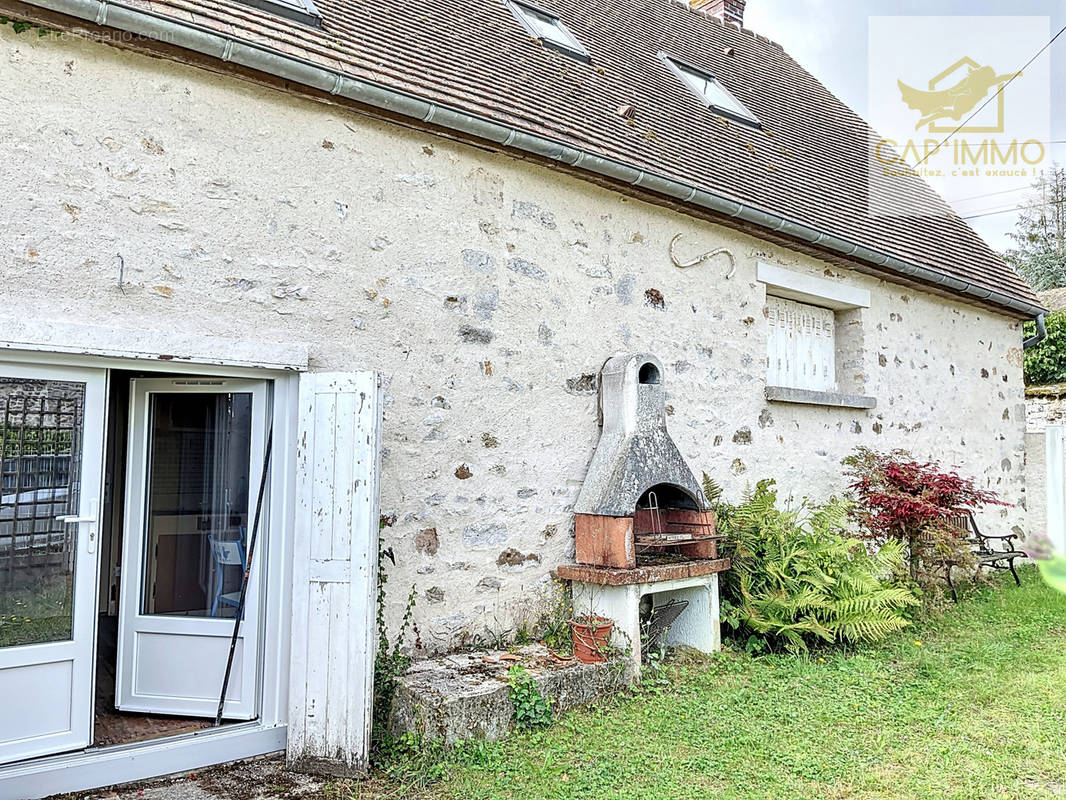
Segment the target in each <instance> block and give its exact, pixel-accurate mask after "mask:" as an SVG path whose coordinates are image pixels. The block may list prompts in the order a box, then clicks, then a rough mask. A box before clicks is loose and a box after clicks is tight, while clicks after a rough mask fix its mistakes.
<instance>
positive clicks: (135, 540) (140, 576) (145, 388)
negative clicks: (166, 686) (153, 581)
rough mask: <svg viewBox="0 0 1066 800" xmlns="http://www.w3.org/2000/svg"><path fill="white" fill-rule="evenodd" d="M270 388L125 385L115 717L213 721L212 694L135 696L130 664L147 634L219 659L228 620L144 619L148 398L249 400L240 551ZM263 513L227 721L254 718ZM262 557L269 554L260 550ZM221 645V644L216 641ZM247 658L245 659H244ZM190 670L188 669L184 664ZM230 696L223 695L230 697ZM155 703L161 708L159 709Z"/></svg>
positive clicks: (266, 519)
mask: <svg viewBox="0 0 1066 800" xmlns="http://www.w3.org/2000/svg"><path fill="white" fill-rule="evenodd" d="M270 390H271V386H270V382H269V381H268V380H264V379H262V378H260V379H258V380H254V381H252V380H248V379H247V378H238V379H233V378H218V379H213V380H211V381H207V380H182V379H174V378H135V379H133V380H132V381H131V383H130V413H129V446H128V448H127V461H126V498H125V500H126V514H125V525H124V527H125V531H124V534H123V537H122V580H121V583H120V586H121V588H120V590H119V604H118V606H119V611H118V614H119V617H118V633H119V641H118V659H119V663H118V665H117V666H118V668H117V670H116V678H115V706H116V708H118V709H119V710H122V711H139V712H141V713H148V714H156V713H158V714H177V715H188V716H195V717H212V716H213V715H214V714H215V708H216V707H217V704H218V694H219V692H218V690H217V689H216V690H215V692H214V697H213V698H212V699H208V700H205V699H202V698H190V697H179V696H165V697H164V696H153V695H145V694H143V693H141V692H138V691H137V686H136V683H137V679H136V675H137V674H138V672H137V669H138V668H137V659H138V658H139V657H140V654H139V648H138V644H137V637H138V634H140V633H151V634H158V635H163V636H168V637H170V639H171V641H172V642H176V641H178V637H181V636H190V637H194V638H201V639H203V638H207V639H218V640H219V641H218V642H217V643H216V644H217V645H219V647H218V649H220V650H222V651H223V653H224V652H225V651H226V649H227V645H226V643H227V642H228V641H229V639H230V637H231V635H232V633H233V622H234V621H233V620H232V619H228V618H219V619H210V618H205V617H183V616H169V615H157V614H145V613H143V608H142V602H143V591H144V582H145V575H144V568H145V566H146V559H147V555H146V553H145V550H144V541H145V534H146V527H147V515H148V498H147V495H146V492H147V483H148V476H149V473H150V471H151V452H150V451H151V444H152V410H151V409H152V399H151V398H152V395H155V394H183V395H194V394H219V393H226V392H235V393H247V394H250V395H251V396H252V416H251V421H250V425H251V429H250V431H249V433H250V441H249V451H248V469H249V473H248V475H249V482H248V507H247V508H246V509H244V510H245V512H246V515H247V520H248V522H247V531H248V533H247V536H246V542H245V546H246V547H247V543H248V541H250V537H251V534H252V524H253V517H254V514H255V503H256V496H257V494H256V493H257V491H258V489H259V482H260V480H261V477H262V469H263V455H264V452H265V448H266V438H267V432H268V430H269V427H270V426H269V420H270V413H271V405H272V398H271V396H270V395H271V391H270ZM263 500H264V507H265V508H268V509H269V507H270V496H269V494H267V495H266V496H265V497H264V498H263ZM269 523H270V515H269V514H266V515H264V516H263V519H261V520H260V526H259V527H260V531H259V536H260V537H261V538H260V539H259V541H258V544H259V545H260V547H259V549H257V555H258V558H255V559H253V560H252V572H251V579H250V581H249V584H248V595H247V597H248V601H247V604H246V606H245V610H244V620H243V621H242V623H241V626H240V633H239V636H238V641H239V642H240V646H239V653H240V655H241V656H242V659H241V661H240V662H239V666H240V669H238V670H235V671H234V676H235V678H236V680H233V681H231V683H230V687H231V689H232V688H233V686H235V685H237V680H239V681H240V686H241V694H240V695H239V696H233V697H227V699H226V713H225V717H226V718H227V719H231V720H234V719H240V720H249V719H254V718H255V717H256V716H257V706H258V692H257V685H258V683H259V680H258V678H259V672H260V670H259V666H258V664H259V660H258V659H259V650H260V646H261V643H262V642H261V638H262V625H261V624H260V623H261V614H260V607H261V604H262V598H263V594H264V592H265V591H266V589H267V587H265V586H264V583H263V569H262V567H261V559H263V558H264V549H263V548H265V547H266V546H267V545H268V544H269V543H270V541H271V540H270V524H269ZM267 553H268V555H269V551H267ZM223 640H224V641H223ZM249 656H250V657H251V660H245V659H247V658H248V657H249ZM183 666H193V665H183ZM218 666H219V675H218V682H219V685H220V686H221V683H222V664H221V663H220V664H219V665H218ZM236 694H237V693H236V692H233V691H231V692H230V695H236ZM160 705H162V706H166V707H165V708H160Z"/></svg>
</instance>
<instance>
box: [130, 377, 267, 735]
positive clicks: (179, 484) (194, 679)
mask: <svg viewBox="0 0 1066 800" xmlns="http://www.w3.org/2000/svg"><path fill="white" fill-rule="evenodd" d="M130 402H131V409H130V412H131V413H130V445H129V464H128V469H127V476H128V477H127V487H126V533H125V536H124V538H123V554H122V575H121V587H120V593H119V643H118V669H117V675H116V683H115V698H116V705H117V706H118V708H120V709H121V710H123V711H140V712H147V713H159V714H177V715H181V716H194V717H214V715H215V711H216V708H217V705H218V699H219V693H220V691H221V688H222V680H223V675H224V673H225V670H226V661H227V656H228V654H229V647H230V637H231V636H232V633H233V626H234V622H235V615H236V610H237V603H238V599H239V596H240V590H241V580H242V576H243V574H244V572H245V567H246V565H247V558H248V555H247V553H248V543H249V539H250V536H251V526H252V521H253V519H252V518H253V515H254V512H255V503H256V498H257V495H258V490H259V483H260V478H261V475H262V469H263V452H264V446H265V439H266V419H267V408H266V405H267V392H266V384H265V383H264V382H262V381H238V380H207V379H187V380H186V379H181V380H171V379H151V380H135V381H133V382H132V388H131V401H130ZM266 516H267V515H266V514H265V512H264V514H263V516H262V519H261V520H260V531H259V545H264V543H265V542H266V539H267V537H266V535H265V534H266ZM264 552H265V548H263V549H261V550H259V552H257V553H256V557H255V559H254V560H253V562H252V570H251V574H250V576H249V580H248V589H247V594H246V601H245V611H244V616H243V620H242V621H241V623H240V631H239V638H238V640H237V647H236V652H235V656H234V660H233V668H232V672H231V675H230V682H229V688H228V690H227V692H226V706H225V713H224V716H225V717H226V718H227V719H252V718H253V717H254V716H255V715H256V713H255V697H256V674H257V669H256V667H257V662H258V640H259V637H258V629H259V609H260V591H261V587H260V581H259V575H260V574H262V570H261V569H260V568H259V566H260V563H261V562H262V560H263V554H264Z"/></svg>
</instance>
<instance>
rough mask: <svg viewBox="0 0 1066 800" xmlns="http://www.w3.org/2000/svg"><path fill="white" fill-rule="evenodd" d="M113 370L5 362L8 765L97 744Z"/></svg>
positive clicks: (2, 724)
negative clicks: (100, 583) (101, 549)
mask: <svg viewBox="0 0 1066 800" xmlns="http://www.w3.org/2000/svg"><path fill="white" fill-rule="evenodd" d="M106 392H107V373H106V372H105V371H104V370H94V369H70V368H62V367H35V366H26V365H21V364H17V365H16V364H5V363H0V764H2V763H7V762H10V761H17V760H20V759H25V758H32V757H34V756H41V755H47V754H51V753H58V752H62V751H64V750H75V749H78V748H82V747H87V746H88V745H89V742H90V739H91V737H92V713H93V675H94V669H93V652H94V639H95V623H96V588H97V554H96V553H97V546H96V545H97V540H98V538H99V533H98V531H97V525H98V519H97V514H98V509H99V501H100V485H101V480H100V475H101V470H102V460H103V449H104V422H105V420H104V413H105V411H104V409H105V403H104V398H105V396H106Z"/></svg>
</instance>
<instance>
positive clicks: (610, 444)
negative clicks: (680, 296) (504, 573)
mask: <svg viewBox="0 0 1066 800" xmlns="http://www.w3.org/2000/svg"><path fill="white" fill-rule="evenodd" d="M599 401H600V416H601V425H602V431H601V434H600V441H599V444H598V445H597V447H596V452H595V453H594V454H593V457H592V461H591V463H590V464H589V469H588V474H587V475H586V477H585V482H584V484H583V486H582V489H581V493H580V495H579V496H578V500H577V504H576V506H575V520H574V537H575V559H576V561H577V563H575V564H565V565H563V566H560V567H559V570H558V573H559V576H560V577H561V578H563V579H566V580H570V581H572V582H573V590H574V614H575V615H578V616H582V615H586V614H592V615H600V616H604V617H608V618H610V619H612V620H614V622H615V632H614V637H615V638H614V641H613V644H614V645H615V646H617V647H620V648H622V649H626V648H630V650H631V653H632V654H633V655H632V657H633V660H634V667H636V668H638V669H639V665H640V654H641V644H642V643H643V644H644V649H645V650H646V649H647V646H648V645H649V644H655V643H657V642H658V641H659V640H660V639H662V640H663V641H665V642H666V643H670V644H685V645H689V646H691V647H695V648H697V649H699V650H703V651H705V652H711V651H714V650H717V649H718V647H719V643H720V637H719V612H718V573H719V572H721V571H723V570H725V569H728V568H729V560H728V559H724V558H719V557H718V541H719V539H720V538H721V537H720V536H719V535H718V533H717V531H716V527H715V518H714V512H713V511H712V510H711V509H710V507H709V506H708V504H707V501H706V499H705V498H704V495H703V491H702V490H701V489H700V486H699V483H698V482H697V481H696V478H695V476H694V475H693V473H692V470H690V469H689V467H688V465H687V464H686V463H685V459H684V458H683V457H682V455H681V452H680V451H679V450H678V448H677V445H676V444H674V441H673V439H671V438H670V434H669V433H668V432H667V429H666V403H665V389H664V386H663V368H662V364H661V363H660V362H659V360H658V359H657V358H656V357H655V356H653V355H651V354H648V353H642V354H632V355H623V356H615V357H613V358H611V359H608V361H607V362H606V363H605V364H604V365H603V369H602V370H601V372H600V395H599ZM627 639H628V641H627Z"/></svg>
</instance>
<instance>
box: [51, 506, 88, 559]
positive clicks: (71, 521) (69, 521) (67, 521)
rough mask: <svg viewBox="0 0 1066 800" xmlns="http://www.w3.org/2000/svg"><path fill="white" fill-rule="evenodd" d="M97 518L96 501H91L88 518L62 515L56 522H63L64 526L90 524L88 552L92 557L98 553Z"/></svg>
mask: <svg viewBox="0 0 1066 800" xmlns="http://www.w3.org/2000/svg"><path fill="white" fill-rule="evenodd" d="M97 516H98V515H97V513H96V501H95V500H90V501H89V515H88V516H85V517H80V516H78V515H77V514H61V515H59V516H58V517H56V520H57V521H59V522H62V523H63V524H64V525H76V524H78V523H80V522H88V523H89V540H88V542H87V543H86V551H87V552H88V553H89V555H92V554H93V553H95V552H96V523H97V521H98V520H97Z"/></svg>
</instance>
